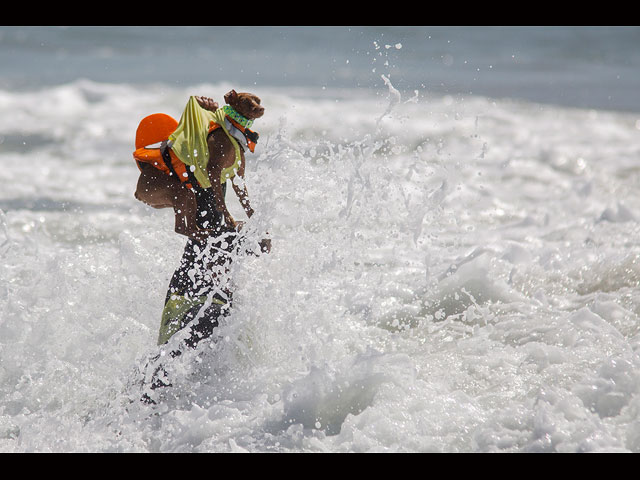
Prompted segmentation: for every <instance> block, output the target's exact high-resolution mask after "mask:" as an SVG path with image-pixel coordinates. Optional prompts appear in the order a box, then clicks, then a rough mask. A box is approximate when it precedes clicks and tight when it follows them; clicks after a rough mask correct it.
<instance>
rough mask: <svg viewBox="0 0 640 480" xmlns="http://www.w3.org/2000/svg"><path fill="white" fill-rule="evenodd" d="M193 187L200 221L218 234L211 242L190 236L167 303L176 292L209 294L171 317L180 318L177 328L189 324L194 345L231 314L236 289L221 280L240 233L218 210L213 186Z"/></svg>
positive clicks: (192, 295) (188, 342)
mask: <svg viewBox="0 0 640 480" xmlns="http://www.w3.org/2000/svg"><path fill="white" fill-rule="evenodd" d="M193 191H194V193H195V195H196V202H197V204H198V209H197V220H196V223H197V225H198V227H200V228H206V229H211V230H213V231H214V234H213V235H212V237H211V238H210V240H209V245H207V244H206V243H205V242H199V241H196V240H193V239H191V238H189V239H188V240H187V244H186V245H185V248H184V252H183V254H182V258H181V260H180V265H179V266H178V268H177V269H176V271H175V272H174V273H173V276H172V278H171V281H170V283H169V288H168V290H167V295H166V297H165V306H166V305H167V303H168V302H169V301H170V299H171V298H172V297H175V296H180V297H187V298H203V297H206V298H207V301H206V302H205V303H204V304H203V303H202V302H194V306H193V307H192V308H190V309H189V310H188V311H186V312H182V313H181V315H180V318H173V319H171V320H170V321H171V323H175V322H179V324H178V325H179V328H177V330H182V329H183V328H185V327H189V329H190V334H189V335H188V336H187V337H186V338H185V340H184V343H185V344H186V345H187V346H188V347H191V348H194V347H195V346H196V345H197V344H198V342H200V341H201V340H203V339H205V338H208V337H209V336H211V334H212V333H213V329H214V328H215V327H217V326H218V323H219V322H218V320H219V318H220V317H221V316H224V315H228V314H229V310H230V308H231V301H232V292H231V291H230V290H229V289H228V288H227V286H226V285H223V284H221V279H220V274H223V273H224V271H225V270H226V269H228V268H229V265H230V263H231V253H232V252H233V250H234V248H235V247H236V244H237V243H238V242H237V239H238V235H237V233H236V232H235V231H234V230H232V229H230V228H228V227H226V226H225V225H224V218H223V215H222V213H221V212H219V211H218V210H216V207H215V200H214V198H213V192H212V191H211V189H210V188H208V189H203V188H200V187H194V189H193ZM225 192H226V185H222V194H223V196H224V194H225ZM223 276H224V275H223ZM178 325H176V326H178Z"/></svg>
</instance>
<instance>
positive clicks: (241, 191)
mask: <svg viewBox="0 0 640 480" xmlns="http://www.w3.org/2000/svg"><path fill="white" fill-rule="evenodd" d="M231 184H232V186H233V191H234V192H236V195H237V196H238V200H239V201H240V205H242V208H244V211H245V212H246V214H247V217H249V218H251V215H253V208H251V204H250V203H249V193H248V192H247V184H246V183H245V181H244V158H243V161H242V163H241V164H240V168H239V169H238V172H237V175H236V176H235V178H234V179H233V180H232V182H231Z"/></svg>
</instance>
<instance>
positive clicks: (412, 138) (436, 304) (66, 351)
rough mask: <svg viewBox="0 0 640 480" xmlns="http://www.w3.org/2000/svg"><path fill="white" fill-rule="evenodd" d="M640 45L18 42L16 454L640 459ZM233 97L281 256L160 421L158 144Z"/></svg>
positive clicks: (422, 34)
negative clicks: (151, 192) (252, 98)
mask: <svg viewBox="0 0 640 480" xmlns="http://www.w3.org/2000/svg"><path fill="white" fill-rule="evenodd" d="M638 40H640V29H638V28H597V27H591V28H560V27H554V28H531V27H529V28H527V27H522V28H515V27H509V28H507V27H504V28H484V27H457V28H453V27H447V28H445V27H420V28H418V27H413V28H373V27H351V28H347V27H323V28H321V27H304V28H303V27H299V28H298V27H296V28H294V27H282V28H275V27H273V28H267V27H264V28H259V29H244V28H238V27H236V28H204V27H203V28H187V27H175V28H168V29H167V28H132V27H127V28H125V27H113V28H111V27H86V28H80V27H75V28H41V27H37V28H36V27H31V28H28V27H23V28H18V27H0V64H2V69H0V113H1V114H0V166H1V167H2V168H0V186H1V187H0V451H2V452H76V451H78V452H619V451H620V452H623V451H624V452H639V451H640V416H639V414H640V356H639V353H640V319H639V315H640V240H639V234H640V224H639V221H640V210H639V208H640V198H639V197H638V184H639V180H640V167H639V164H638V158H639V156H640V96H639V94H638V91H639V89H638V88H637V87H638V86H639V85H638V80H637V79H638V78H640V76H639V75H638V74H639V73H640V53H638V49H637V45H638ZM231 88H235V89H237V90H238V91H251V92H253V93H256V94H257V95H259V96H260V97H261V99H262V104H263V105H264V106H265V108H266V113H265V116H264V117H263V118H261V119H259V120H258V121H256V123H255V125H254V127H255V129H256V130H257V131H258V132H259V133H260V142H259V144H258V147H257V149H256V153H255V154H252V155H247V175H246V181H247V186H248V190H249V194H250V197H251V199H252V204H253V207H254V209H255V210H256V214H255V215H254V217H252V218H251V220H250V221H248V222H247V232H248V233H247V235H248V236H249V237H250V238H255V239H259V238H262V235H263V233H264V232H266V231H268V232H269V235H270V237H271V238H272V244H273V248H272V252H271V253H270V254H269V255H265V256H262V257H259V258H256V257H244V258H237V259H236V261H235V263H234V269H233V271H232V276H233V282H234V284H235V293H234V295H235V297H234V300H235V305H234V310H233V312H232V314H231V315H230V316H229V317H228V318H226V319H225V320H224V321H223V322H222V324H221V325H220V326H219V327H218V329H217V332H216V335H215V337H214V338H213V339H212V341H211V342H207V343H206V344H204V343H203V344H201V345H200V346H199V348H198V349H197V350H196V351H193V352H190V353H188V354H186V355H183V356H182V357H179V358H177V359H174V361H173V362H172V363H171V364H170V366H169V367H168V368H169V370H170V373H171V375H172V378H173V379H174V387H173V388H172V389H170V392H169V393H167V395H166V398H165V399H164V401H163V402H162V403H160V404H159V405H157V406H154V407H149V406H145V405H142V404H141V403H140V402H138V401H137V398H138V397H139V393H140V390H139V382H140V381H141V379H142V376H143V373H144V372H143V371H142V370H143V367H144V365H145V364H146V362H147V361H148V359H149V358H151V357H153V356H154V355H156V354H158V353H159V352H160V350H161V349H159V348H158V347H157V346H156V345H155V342H156V339H157V333H158V327H159V322H160V312H161V310H162V305H163V302H164V295H165V293H166V288H167V285H168V282H169V279H170V277H171V275H172V273H173V271H174V269H175V268H176V267H177V265H178V261H179V259H180V256H181V254H182V249H183V246H184V243H185V239H184V237H180V236H178V235H177V234H175V233H174V232H173V227H172V226H173V215H172V212H170V211H168V210H154V209H151V208H149V207H146V206H145V205H143V204H141V203H140V202H138V201H136V200H135V199H134V197H133V192H134V189H135V185H136V182H137V175H138V170H137V168H136V166H135V164H134V163H133V160H132V156H131V154H132V151H133V137H134V134H135V129H136V126H137V124H138V122H139V121H140V119H141V118H142V117H144V116H145V115H148V114H150V113H154V112H164V113H167V114H170V115H173V116H175V117H179V115H180V114H181V112H182V108H183V107H184V105H185V104H186V101H187V99H188V97H189V96H190V95H206V96H211V97H213V98H215V99H217V100H219V101H222V97H223V95H224V93H226V92H227V91H228V90H230V89H231ZM227 203H228V204H229V205H230V209H231V211H232V213H234V214H235V216H236V218H237V219H244V218H243V215H242V213H241V212H242V209H241V208H240V206H239V205H238V203H237V201H236V200H235V198H233V195H232V194H231V191H230V193H229V195H228V196H227Z"/></svg>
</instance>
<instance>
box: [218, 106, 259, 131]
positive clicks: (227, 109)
mask: <svg viewBox="0 0 640 480" xmlns="http://www.w3.org/2000/svg"><path fill="white" fill-rule="evenodd" d="M222 111H223V112H224V114H225V115H229V116H230V117H231V118H233V119H234V120H235V121H236V122H238V123H239V124H240V125H242V126H243V127H244V128H251V125H253V120H249V119H248V118H247V117H245V116H244V115H241V114H239V113H238V112H236V111H235V109H234V108H233V107H231V106H229V105H225V106H224V107H222Z"/></svg>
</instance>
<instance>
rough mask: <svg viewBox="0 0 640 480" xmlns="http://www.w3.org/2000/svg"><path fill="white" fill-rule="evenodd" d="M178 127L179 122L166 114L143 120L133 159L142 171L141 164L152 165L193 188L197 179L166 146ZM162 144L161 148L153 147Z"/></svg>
mask: <svg viewBox="0 0 640 480" xmlns="http://www.w3.org/2000/svg"><path fill="white" fill-rule="evenodd" d="M177 126H178V122H177V121H176V120H175V119H174V118H173V117H170V116H169V115H166V114H164V113H154V114H153V115H149V116H148V117H145V118H143V119H142V120H141V121H140V124H139V125H138V129H137V130H136V143H135V145H136V151H135V152H133V158H134V159H135V161H136V165H138V168H139V169H140V170H142V169H141V167H140V162H142V163H150V164H151V165H153V166H154V167H155V168H157V169H158V170H161V171H162V172H164V173H166V174H167V175H175V176H176V177H177V178H178V180H180V181H181V182H182V183H184V184H185V186H186V187H187V188H193V185H192V183H193V182H194V181H195V179H194V178H193V176H192V175H190V174H189V173H190V172H189V171H188V170H187V169H188V167H187V165H185V164H184V163H183V162H182V160H180V159H179V158H178V156H177V155H176V154H175V153H173V151H172V150H171V148H169V147H168V146H167V144H166V141H167V139H168V138H169V135H171V134H172V133H173V131H174V130H175V129H176V128H177ZM161 142H162V144H161V145H160V147H151V145H154V144H157V143H161Z"/></svg>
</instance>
